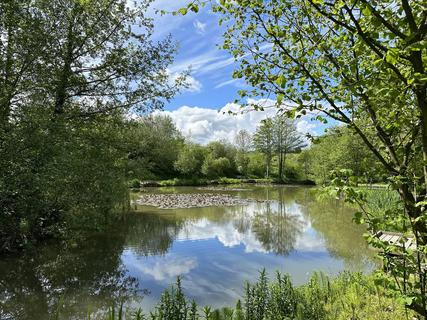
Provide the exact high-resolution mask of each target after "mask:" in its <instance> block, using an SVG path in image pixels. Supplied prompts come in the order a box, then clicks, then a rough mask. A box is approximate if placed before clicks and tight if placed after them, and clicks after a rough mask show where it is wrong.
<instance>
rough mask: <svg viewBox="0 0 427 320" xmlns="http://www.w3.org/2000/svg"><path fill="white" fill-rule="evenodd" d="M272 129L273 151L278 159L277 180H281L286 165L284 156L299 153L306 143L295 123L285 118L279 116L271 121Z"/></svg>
mask: <svg viewBox="0 0 427 320" xmlns="http://www.w3.org/2000/svg"><path fill="white" fill-rule="evenodd" d="M273 127H274V137H273V143H274V149H275V151H276V153H277V156H278V158H279V165H278V166H279V179H280V180H283V179H284V178H285V177H284V170H285V164H286V155H288V154H289V153H294V152H299V151H301V149H302V148H303V147H305V146H306V143H305V141H304V139H303V137H302V135H301V134H300V133H299V132H298V131H297V128H296V125H295V121H293V120H290V119H288V118H285V117H283V116H281V115H278V116H276V117H275V118H274V119H273Z"/></svg>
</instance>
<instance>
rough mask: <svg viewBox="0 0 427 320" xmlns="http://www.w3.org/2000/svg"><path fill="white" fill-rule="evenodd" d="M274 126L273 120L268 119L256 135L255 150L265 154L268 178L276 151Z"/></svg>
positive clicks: (263, 122)
mask: <svg viewBox="0 0 427 320" xmlns="http://www.w3.org/2000/svg"><path fill="white" fill-rule="evenodd" d="M273 139H274V126H273V120H272V119H271V118H267V119H265V120H263V121H261V124H260V125H259V126H258V127H257V130H256V132H255V135H254V139H253V141H254V145H255V148H256V149H257V150H258V151H259V152H261V153H262V154H264V156H265V165H266V177H267V178H268V177H269V176H270V167H271V159H272V157H273V151H274V140H273Z"/></svg>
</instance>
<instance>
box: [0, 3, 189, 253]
mask: <svg viewBox="0 0 427 320" xmlns="http://www.w3.org/2000/svg"><path fill="white" fill-rule="evenodd" d="M150 3H151V1H149V0H143V1H138V2H137V3H136V4H135V5H129V1H126V0H99V1H94V0H52V1H51V0H34V1H33V0H23V1H13V0H6V1H1V2H0V243H1V245H0V252H2V251H8V250H14V249H16V248H19V247H22V246H23V245H25V244H26V243H28V242H31V241H37V240H42V239H44V238H46V237H50V236H57V235H60V234H64V232H66V231H67V230H71V228H67V227H71V226H72V227H76V228H82V227H87V226H89V225H91V224H92V223H89V222H94V223H98V222H101V221H106V220H107V219H106V218H107V217H108V213H109V212H110V211H111V209H112V208H113V207H114V206H116V205H117V204H118V203H121V202H122V201H123V202H124V201H126V200H127V190H126V187H125V185H126V183H125V180H126V176H127V171H128V169H129V168H127V158H126V156H127V154H126V152H127V150H125V149H126V148H124V147H123V145H124V144H125V143H124V141H123V140H124V136H125V135H124V133H123V130H124V129H125V128H126V126H127V121H125V120H124V118H125V115H127V114H128V112H129V111H130V110H131V111H132V112H138V111H139V112H144V111H149V110H152V109H156V108H160V107H162V105H163V104H164V102H165V101H166V100H168V99H169V98H171V97H172V96H173V95H174V94H175V93H176V92H177V90H178V86H179V85H180V84H182V81H183V80H184V75H182V77H181V76H178V77H175V76H174V77H173V78H175V79H176V81H175V82H173V81H172V82H171V81H170V75H169V72H168V71H167V67H168V65H169V64H170V63H171V62H172V60H173V54H174V53H175V48H176V47H175V45H174V43H173V42H172V41H171V39H170V38H166V39H165V40H164V41H160V42H155V41H153V40H152V39H151V35H152V33H153V24H152V20H151V19H150V18H148V17H147V16H146V12H147V8H148V6H149V4H150ZM82 210H86V211H85V214H79V213H81V212H82ZM76 221H80V224H79V225H77V224H76V223H75V222H76Z"/></svg>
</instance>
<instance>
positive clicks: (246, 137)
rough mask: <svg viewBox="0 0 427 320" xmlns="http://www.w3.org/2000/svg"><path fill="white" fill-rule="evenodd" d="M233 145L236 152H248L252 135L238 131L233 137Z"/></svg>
mask: <svg viewBox="0 0 427 320" xmlns="http://www.w3.org/2000/svg"><path fill="white" fill-rule="evenodd" d="M234 145H235V146H236V148H237V150H238V151H242V152H248V151H249V150H250V149H251V147H252V135H251V134H250V133H249V132H248V131H247V130H245V129H242V130H239V132H237V134H236V136H235V137H234Z"/></svg>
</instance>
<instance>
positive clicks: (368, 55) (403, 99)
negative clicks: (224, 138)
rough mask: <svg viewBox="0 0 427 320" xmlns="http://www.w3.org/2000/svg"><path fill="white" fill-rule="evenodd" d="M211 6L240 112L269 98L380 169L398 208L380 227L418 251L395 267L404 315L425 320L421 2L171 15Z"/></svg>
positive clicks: (272, 6) (310, 0)
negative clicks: (328, 129) (329, 127)
mask: <svg viewBox="0 0 427 320" xmlns="http://www.w3.org/2000/svg"><path fill="white" fill-rule="evenodd" d="M207 5H208V6H210V7H211V8H212V10H213V11H214V12H216V13H217V14H218V15H219V21H220V23H221V24H222V25H223V26H224V27H225V32H224V36H223V38H224V39H223V44H222V48H223V49H225V50H227V51H229V52H230V53H231V54H232V55H233V57H234V58H235V60H236V62H237V65H238V67H237V69H236V70H235V71H234V77H235V78H236V79H239V78H241V79H243V80H244V81H245V82H246V84H247V85H248V86H247V88H246V89H243V90H240V91H239V95H240V98H239V99H238V101H239V102H240V103H241V105H242V109H243V110H245V108H246V110H247V109H248V108H250V109H255V110H258V109H260V107H259V106H257V105H249V104H248V103H247V101H248V100H247V98H249V97H251V98H257V99H262V98H270V99H271V98H272V97H274V99H275V100H276V107H277V109H278V111H282V112H285V113H286V114H287V115H288V116H290V117H301V116H306V117H310V116H311V117H312V118H313V119H317V120H319V121H321V122H327V121H330V120H331V119H332V120H333V121H337V122H340V123H343V124H345V125H346V126H348V127H349V128H350V129H351V130H353V131H354V132H355V133H356V134H357V135H359V136H360V137H361V139H362V140H363V142H364V143H365V144H366V145H367V147H368V148H369V150H370V151H371V152H372V153H373V154H374V155H375V156H376V157H377V159H378V160H379V161H380V162H381V163H382V165H383V166H384V168H385V169H386V171H387V172H388V176H389V181H390V188H392V189H394V190H396V191H397V192H398V194H399V198H400V203H401V205H402V208H401V209H400V210H396V211H395V212H394V214H393V215H386V216H385V218H383V219H382V220H383V222H384V223H385V224H387V225H390V224H391V225H395V228H394V229H400V230H401V231H402V232H404V233H405V234H406V235H407V236H408V237H414V238H415V244H416V250H415V251H414V252H409V251H407V252H406V253H404V254H403V255H402V256H401V257H402V259H401V260H399V261H397V260H396V261H395V262H393V266H392V268H391V269H392V270H393V272H392V274H393V279H394V284H395V287H396V289H397V291H399V292H401V293H402V297H403V298H404V299H405V301H406V303H407V306H408V307H409V308H411V309H413V310H415V311H416V312H418V314H419V315H420V316H421V317H423V318H425V319H427V306H426V304H427V302H426V299H427V298H426V268H425V265H426V253H427V249H426V245H427V214H426V205H427V197H426V196H427V195H426V186H427V73H426V66H427V38H426V35H427V9H426V8H427V7H426V3H425V1H423V0H402V1H397V0H384V1H368V0H339V1H329V2H328V1H324V0H292V1H291V0H271V1H262V0H221V1H219V2H216V1H203V0H195V1H191V2H190V3H189V4H188V5H187V6H186V7H184V8H181V9H179V10H178V11H176V12H174V14H182V15H185V14H187V13H188V12H189V11H193V12H198V11H199V9H200V7H202V6H207ZM250 101H253V99H252V100H250ZM333 183H334V184H335V188H336V191H338V192H339V193H343V194H344V195H345V196H347V197H348V201H352V202H358V203H359V202H360V203H362V202H363V201H364V200H365V199H364V196H363V194H362V192H360V191H358V190H356V189H354V187H353V185H352V183H351V179H349V178H348V176H347V174H342V173H340V174H337V175H336V177H335V178H334V180H333ZM362 218H363V219H364V221H365V222H366V223H367V224H368V225H369V226H370V229H372V230H375V229H376V227H377V224H378V223H377V220H375V219H371V218H370V213H368V211H366V210H361V213H360V214H358V215H357V217H356V219H357V220H359V221H362V220H361V219H362ZM377 219H379V220H381V218H380V217H378V218H377ZM403 221H406V223H403ZM370 241H371V242H372V243H373V244H376V245H377V246H380V247H381V248H382V249H383V251H388V250H390V248H389V247H388V246H387V244H385V243H378V242H377V241H375V240H374V239H373V238H372V237H370ZM374 242H375V243H374Z"/></svg>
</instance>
